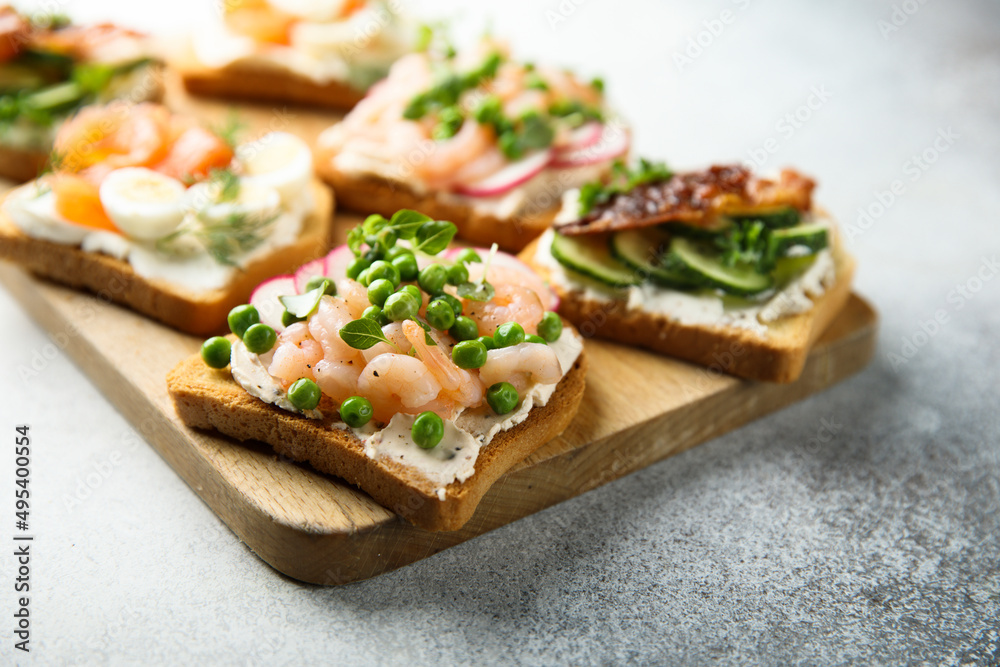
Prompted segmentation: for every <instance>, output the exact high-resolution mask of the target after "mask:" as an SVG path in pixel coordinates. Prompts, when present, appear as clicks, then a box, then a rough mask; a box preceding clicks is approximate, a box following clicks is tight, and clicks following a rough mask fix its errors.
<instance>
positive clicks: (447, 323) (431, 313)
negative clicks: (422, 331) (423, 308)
mask: <svg viewBox="0 0 1000 667" xmlns="http://www.w3.org/2000/svg"><path fill="white" fill-rule="evenodd" d="M427 324H429V325H431V326H432V327H434V328H435V329H440V330H441V331H447V330H448V329H450V328H451V327H452V325H453V324H455V311H453V310H452V309H451V306H449V305H448V304H447V302H445V301H431V302H430V303H428V304H427Z"/></svg>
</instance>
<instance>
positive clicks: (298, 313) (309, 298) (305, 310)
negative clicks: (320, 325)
mask: <svg viewBox="0 0 1000 667" xmlns="http://www.w3.org/2000/svg"><path fill="white" fill-rule="evenodd" d="M325 293H326V289H325V286H324V285H320V286H319V287H317V288H316V289H313V290H310V291H308V292H306V293H305V294H292V295H290V296H279V297H278V301H280V302H281V305H282V306H284V307H285V310H287V311H288V312H290V313H291V314H292V315H294V316H295V317H297V318H299V319H301V320H304V319H306V318H307V317H309V316H310V315H312V314H313V313H314V312H316V309H317V308H319V302H320V301H321V300H322V299H323V295H324V294H325Z"/></svg>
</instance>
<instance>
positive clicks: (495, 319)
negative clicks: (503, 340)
mask: <svg viewBox="0 0 1000 667" xmlns="http://www.w3.org/2000/svg"><path fill="white" fill-rule="evenodd" d="M494 287H495V288H496V294H495V295H494V296H493V298H492V299H490V300H489V301H487V302H486V303H483V302H481V301H469V300H464V304H465V308H466V314H467V315H468V316H469V317H470V318H471V319H472V321H474V322H475V323H476V324H478V325H479V332H480V333H481V334H483V335H486V336H492V335H493V333H494V332H495V331H496V330H497V327H499V326H500V325H501V324H503V323H505V322H518V323H520V325H521V326H522V327H524V331H525V333H529V334H533V333H537V331H538V323H539V322H541V321H542V317H543V316H544V315H545V308H544V307H543V306H542V302H541V301H540V300H539V298H538V295H537V294H535V292H534V290H531V289H528V288H527V287H521V286H520V285H511V284H508V283H501V284H499V285H494Z"/></svg>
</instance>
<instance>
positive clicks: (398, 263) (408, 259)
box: [392, 255, 420, 283]
mask: <svg viewBox="0 0 1000 667" xmlns="http://www.w3.org/2000/svg"><path fill="white" fill-rule="evenodd" d="M392 265H393V266H394V267H396V270H397V271H399V279H400V280H401V281H403V282H404V283H406V282H410V281H411V280H416V279H417V276H418V275H420V268H419V267H418V266H417V258H416V257H414V256H413V255H400V256H399V257H396V258H395V259H393V260H392Z"/></svg>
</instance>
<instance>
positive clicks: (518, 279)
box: [443, 248, 559, 310]
mask: <svg viewBox="0 0 1000 667" xmlns="http://www.w3.org/2000/svg"><path fill="white" fill-rule="evenodd" d="M462 250H464V248H451V249H450V250H448V251H447V252H446V253H445V254H444V255H443V257H444V259H446V260H447V261H449V262H453V261H455V257H457V256H458V253H460V252H462ZM473 250H475V251H476V252H477V253H478V254H479V256H480V257H481V258H482V259H483V261H485V260H486V257H487V256H489V254H490V250H489V248H473ZM466 268H468V269H469V280H471V281H472V282H475V281H477V280H479V279H481V278H482V277H483V265H482V263H480V262H476V263H473V264H466ZM495 269H499V271H495ZM500 272H502V274H506V275H502V274H501V275H498V273H500ZM511 272H517V274H518V275H516V276H512V275H511ZM490 279H491V280H496V281H498V282H513V283H515V284H518V285H521V286H522V287H527V288H528V289H530V290H531V291H533V292H534V293H535V294H537V295H538V299H539V300H540V301H541V302H542V306H543V307H544V308H545V309H546V310H556V309H558V308H559V297H558V296H556V293H555V292H553V291H552V290H551V289H549V286H548V285H546V284H545V281H544V280H542V278H541V276H539V275H538V274H537V273H535V272H534V270H532V268H531V267H530V266H528V265H527V264H525V263H524V262H522V261H521V260H520V259H518V258H517V257H515V256H514V255H510V254H507V253H505V252H503V251H499V252H497V253H496V254H495V255H494V256H493V261H492V262H490Z"/></svg>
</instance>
